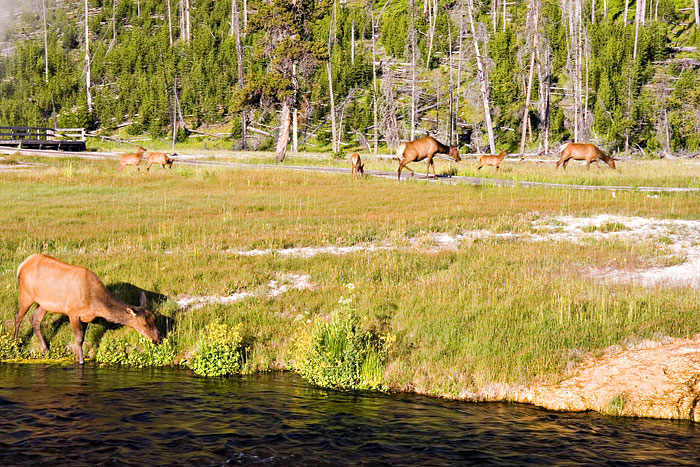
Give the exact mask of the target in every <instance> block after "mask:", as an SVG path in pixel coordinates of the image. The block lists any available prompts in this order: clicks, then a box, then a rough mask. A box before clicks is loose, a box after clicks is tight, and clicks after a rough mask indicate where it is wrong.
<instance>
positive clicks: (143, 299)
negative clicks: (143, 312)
mask: <svg viewBox="0 0 700 467" xmlns="http://www.w3.org/2000/svg"><path fill="white" fill-rule="evenodd" d="M140 306H141V308H143V307H145V306H146V292H144V291H143V290H142V291H141V305H140Z"/></svg>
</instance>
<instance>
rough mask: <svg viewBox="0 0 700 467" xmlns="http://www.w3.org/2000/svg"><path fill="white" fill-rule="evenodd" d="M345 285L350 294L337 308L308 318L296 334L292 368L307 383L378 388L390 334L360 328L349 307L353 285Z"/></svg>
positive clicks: (355, 316)
mask: <svg viewBox="0 0 700 467" xmlns="http://www.w3.org/2000/svg"><path fill="white" fill-rule="evenodd" d="M346 287H347V288H348V289H349V290H350V291H351V296H350V297H348V298H345V297H341V298H340V300H339V301H338V303H339V304H340V305H341V308H340V309H338V310H335V311H333V313H331V315H330V317H328V319H324V318H316V319H315V320H313V321H311V322H310V326H308V327H304V328H303V329H302V330H301V331H300V332H299V334H298V335H297V336H296V346H295V369H296V370H297V371H298V372H299V374H301V376H302V377H303V378H304V379H306V380H307V381H308V382H310V383H312V384H315V385H317V386H321V387H326V388H332V389H374V390H378V389H379V390H381V389H383V388H384V387H385V386H384V384H383V379H384V378H383V377H384V368H385V365H386V361H387V355H388V349H389V348H390V347H391V344H392V343H393V342H394V337H393V336H392V335H391V334H387V335H380V334H378V333H376V332H374V331H369V330H364V329H363V328H362V325H361V320H360V318H359V317H358V315H357V313H356V311H355V310H354V309H353V308H352V306H351V303H352V301H353V296H352V291H353V290H354V288H355V287H354V285H353V284H348V285H347V286H346ZM300 316H301V317H303V315H300ZM309 321H310V320H307V324H309Z"/></svg>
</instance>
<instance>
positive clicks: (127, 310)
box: [126, 307, 136, 318]
mask: <svg viewBox="0 0 700 467" xmlns="http://www.w3.org/2000/svg"><path fill="white" fill-rule="evenodd" d="M126 312H127V313H129V314H130V315H131V316H133V317H134V318H136V312H135V311H134V310H132V309H131V308H129V307H126Z"/></svg>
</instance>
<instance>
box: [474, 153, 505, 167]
mask: <svg viewBox="0 0 700 467" xmlns="http://www.w3.org/2000/svg"><path fill="white" fill-rule="evenodd" d="M507 155H508V153H507V152H506V150H505V149H501V153H500V154H499V155H497V156H492V155H490V154H482V155H480V156H479V167H477V168H476V170H480V169H481V168H482V167H483V166H485V165H492V166H494V167H495V168H496V172H498V169H499V168H500V167H501V162H502V161H503V159H505V158H506V156H507Z"/></svg>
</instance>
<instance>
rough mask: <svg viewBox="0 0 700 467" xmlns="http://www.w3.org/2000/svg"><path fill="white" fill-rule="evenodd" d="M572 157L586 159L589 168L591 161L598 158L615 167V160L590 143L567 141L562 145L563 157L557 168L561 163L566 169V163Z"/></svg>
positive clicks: (578, 159) (579, 159)
mask: <svg viewBox="0 0 700 467" xmlns="http://www.w3.org/2000/svg"><path fill="white" fill-rule="evenodd" d="M570 159H574V160H576V161H586V168H588V169H590V168H591V162H593V161H595V160H598V159H600V160H602V161H603V162H605V163H606V164H608V165H609V166H610V168H611V169H614V168H615V160H614V159H613V158H612V157H611V156H609V155H607V154H605V153H604V152H603V151H601V150H600V149H598V148H597V147H596V146H595V145H593V144H590V143H566V144H565V145H563V146H562V147H561V158H560V159H559V161H558V162H557V167H556V168H559V165H561V166H562V167H564V170H566V164H567V163H568V162H569V160H570Z"/></svg>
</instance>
